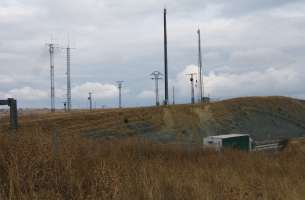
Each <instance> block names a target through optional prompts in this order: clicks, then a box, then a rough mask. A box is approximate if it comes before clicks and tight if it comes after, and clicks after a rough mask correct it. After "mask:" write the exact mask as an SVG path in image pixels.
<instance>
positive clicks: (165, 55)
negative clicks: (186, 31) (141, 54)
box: [164, 8, 168, 105]
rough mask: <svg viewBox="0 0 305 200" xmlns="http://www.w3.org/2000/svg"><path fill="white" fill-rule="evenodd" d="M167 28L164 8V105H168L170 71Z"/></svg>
mask: <svg viewBox="0 0 305 200" xmlns="http://www.w3.org/2000/svg"><path fill="white" fill-rule="evenodd" d="M167 67H168V65H167V28H166V8H164V80H165V81H164V82H165V100H164V104H165V105H167V104H168V69H167Z"/></svg>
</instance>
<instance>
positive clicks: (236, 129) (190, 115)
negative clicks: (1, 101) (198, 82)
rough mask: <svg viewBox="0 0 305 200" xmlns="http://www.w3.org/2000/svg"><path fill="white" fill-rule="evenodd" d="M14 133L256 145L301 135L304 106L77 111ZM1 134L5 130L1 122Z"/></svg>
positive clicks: (228, 103) (274, 103)
mask: <svg viewBox="0 0 305 200" xmlns="http://www.w3.org/2000/svg"><path fill="white" fill-rule="evenodd" d="M19 121H20V129H19V130H18V132H19V133H20V134H22V132H26V131H29V130H35V131H39V132H43V133H46V134H51V133H53V132H54V131H55V132H58V133H59V134H64V135H67V134H68V135H81V136H84V137H90V138H99V139H112V138H124V137H129V136H140V137H144V138H147V139H150V140H154V141H158V142H166V143H168V142H169V143H173V142H175V143H176V142H178V143H197V144H201V143H202V138H203V137H205V136H208V135H217V134H229V133H247V134H250V135H251V136H252V137H253V138H254V139H255V140H272V139H279V138H291V137H299V136H304V135H305V103H304V102H303V101H301V100H297V99H291V98H287V97H246V98H237V99H231V100H225V101H220V102H216V103H210V104H197V105H176V106H168V107H159V108H156V107H150V108H130V109H121V110H120V109H111V110H97V111H94V112H88V111H75V112H72V113H56V114H52V113H46V114H31V115H25V116H21V117H20V120H19ZM0 123H1V124H2V126H1V131H2V132H5V131H6V129H7V127H8V125H7V122H6V121H5V119H1V122H0Z"/></svg>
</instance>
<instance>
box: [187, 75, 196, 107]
mask: <svg viewBox="0 0 305 200" xmlns="http://www.w3.org/2000/svg"><path fill="white" fill-rule="evenodd" d="M196 74H197V73H190V74H186V75H187V76H190V77H191V78H190V81H191V103H192V104H195V91H194V75H196Z"/></svg>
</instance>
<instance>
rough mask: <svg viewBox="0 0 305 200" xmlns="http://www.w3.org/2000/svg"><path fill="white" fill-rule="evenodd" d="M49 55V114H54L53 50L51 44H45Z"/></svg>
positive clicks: (53, 47)
mask: <svg viewBox="0 0 305 200" xmlns="http://www.w3.org/2000/svg"><path fill="white" fill-rule="evenodd" d="M47 45H48V47H49V53H50V79H51V112H55V83H54V49H55V45H54V44H53V43H49V44H47Z"/></svg>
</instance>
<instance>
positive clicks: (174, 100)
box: [173, 86, 175, 105]
mask: <svg viewBox="0 0 305 200" xmlns="http://www.w3.org/2000/svg"><path fill="white" fill-rule="evenodd" d="M173 105H175V86H173Z"/></svg>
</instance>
